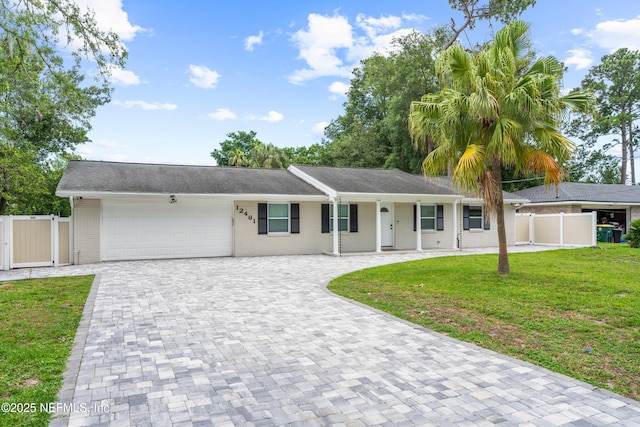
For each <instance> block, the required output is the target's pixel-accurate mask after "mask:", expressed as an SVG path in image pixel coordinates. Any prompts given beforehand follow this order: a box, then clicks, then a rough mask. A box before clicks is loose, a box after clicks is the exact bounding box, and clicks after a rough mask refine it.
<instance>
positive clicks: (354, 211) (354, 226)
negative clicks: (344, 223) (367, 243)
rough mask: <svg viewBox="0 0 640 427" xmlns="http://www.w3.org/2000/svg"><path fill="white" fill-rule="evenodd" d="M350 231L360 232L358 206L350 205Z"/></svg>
mask: <svg viewBox="0 0 640 427" xmlns="http://www.w3.org/2000/svg"><path fill="white" fill-rule="evenodd" d="M349 231H350V232H352V233H357V232H358V205H349Z"/></svg>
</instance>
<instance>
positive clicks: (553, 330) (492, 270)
mask: <svg viewBox="0 0 640 427" xmlns="http://www.w3.org/2000/svg"><path fill="white" fill-rule="evenodd" d="M509 261H510V264H511V273H510V274H509V275H506V276H500V275H498V274H497V273H496V270H497V262H498V260H497V255H472V256H457V257H456V256H454V257H446V258H433V259H426V260H420V261H413V262H407V263H400V264H393V265H388V266H383V267H377V268H370V269H367V270H362V271H358V272H354V273H351V274H347V275H346V276H342V277H340V278H338V279H336V280H334V281H332V282H331V283H330V284H329V289H330V290H332V291H333V292H335V293H337V294H339V295H342V296H345V297H347V298H351V299H354V300H356V301H359V302H362V303H364V304H367V305H370V306H372V307H375V308H377V309H380V310H383V311H386V312H388V313H390V314H393V315H395V316H397V317H400V318H403V319H406V320H409V321H411V322H413V323H416V324H418V325H422V326H425V327H427V328H430V329H432V330H436V331H439V332H442V333H445V334H447V335H449V336H451V337H454V338H457V339H460V340H463V341H468V342H472V343H475V344H477V345H479V346H482V347H485V348H488V349H491V350H494V351H497V352H500V353H503V354H507V355H509V356H513V357H516V358H519V359H522V360H526V361H528V362H531V363H534V364H536V365H539V366H543V367H545V368H548V369H551V370H553V371H556V372H559V373H562V374H565V375H568V376H571V377H574V378H577V379H580V380H583V381H586V382H588V383H590V384H592V385H594V386H596V387H600V388H606V389H609V390H612V391H614V392H616V393H620V394H623V395H625V396H628V397H630V398H632V399H636V400H640V390H639V386H640V281H639V280H638V277H639V273H640V250H638V249H632V248H629V246H627V245H606V246H600V247H597V248H583V249H571V250H569V249H566V250H555V251H546V252H535V253H515V254H510V255H509Z"/></svg>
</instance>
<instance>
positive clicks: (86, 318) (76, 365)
mask: <svg viewBox="0 0 640 427" xmlns="http://www.w3.org/2000/svg"><path fill="white" fill-rule="evenodd" d="M100 279H101V275H100V273H95V277H94V279H93V283H92V284H91V290H90V291H89V295H87V300H86V301H85V303H84V309H83V310H82V318H81V319H80V324H79V325H78V329H77V331H76V336H75V339H74V340H73V347H72V348H71V354H70V355H69V359H68V360H67V366H66V368H65V370H64V373H63V374H62V387H61V388H60V391H59V392H58V397H57V402H58V403H61V404H63V405H65V406H66V407H68V408H71V407H72V405H71V403H72V402H73V397H74V394H75V390H76V382H77V380H78V374H79V372H80V364H81V363H82V356H83V354H84V348H85V346H86V343H87V335H88V333H89V327H90V326H91V317H92V315H93V310H94V308H95V302H96V295H97V294H98V288H99V287H100ZM69 415H70V412H64V413H54V414H53V417H52V419H51V422H50V423H49V427H63V426H67V425H69Z"/></svg>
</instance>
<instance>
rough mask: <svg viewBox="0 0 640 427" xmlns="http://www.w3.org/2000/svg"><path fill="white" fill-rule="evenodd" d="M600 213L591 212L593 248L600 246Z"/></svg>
mask: <svg viewBox="0 0 640 427" xmlns="http://www.w3.org/2000/svg"><path fill="white" fill-rule="evenodd" d="M597 216H598V212H597V211H591V246H598V218H597Z"/></svg>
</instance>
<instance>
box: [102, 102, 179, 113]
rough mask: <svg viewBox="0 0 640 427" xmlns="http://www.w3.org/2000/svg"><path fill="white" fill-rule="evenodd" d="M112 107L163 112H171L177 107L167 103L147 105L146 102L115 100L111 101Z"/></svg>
mask: <svg viewBox="0 0 640 427" xmlns="http://www.w3.org/2000/svg"><path fill="white" fill-rule="evenodd" d="M113 104H114V105H121V106H123V107H124V108H133V107H140V108H142V109H143V110H164V111H173V110H175V109H177V108H178V106H177V105H176V104H169V103H164V104H161V103H159V102H155V103H149V102H146V101H139V100H136V101H118V100H115V101H113Z"/></svg>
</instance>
